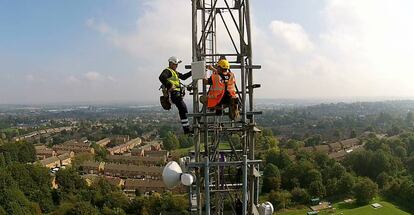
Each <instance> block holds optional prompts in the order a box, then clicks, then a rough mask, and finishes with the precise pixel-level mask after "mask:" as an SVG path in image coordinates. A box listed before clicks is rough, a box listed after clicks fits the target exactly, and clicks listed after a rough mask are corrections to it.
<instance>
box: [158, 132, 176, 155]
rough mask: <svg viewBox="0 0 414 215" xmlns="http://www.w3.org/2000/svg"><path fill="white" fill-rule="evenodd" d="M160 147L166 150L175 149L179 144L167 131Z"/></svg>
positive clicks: (173, 135)
mask: <svg viewBox="0 0 414 215" xmlns="http://www.w3.org/2000/svg"><path fill="white" fill-rule="evenodd" d="M162 145H163V146H164V148H165V149H166V150H169V151H170V150H173V149H177V148H178V146H179V145H180V143H179V142H178V139H177V136H175V134H173V133H172V132H171V131H169V132H168V133H167V135H166V137H165V138H163V140H162Z"/></svg>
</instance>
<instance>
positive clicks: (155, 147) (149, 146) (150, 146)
mask: <svg viewBox="0 0 414 215" xmlns="http://www.w3.org/2000/svg"><path fill="white" fill-rule="evenodd" d="M159 150H161V143H160V142H159V141H152V142H148V143H146V144H145V145H142V146H140V147H137V148H134V149H132V150H131V155H133V156H144V155H145V152H148V151H159Z"/></svg>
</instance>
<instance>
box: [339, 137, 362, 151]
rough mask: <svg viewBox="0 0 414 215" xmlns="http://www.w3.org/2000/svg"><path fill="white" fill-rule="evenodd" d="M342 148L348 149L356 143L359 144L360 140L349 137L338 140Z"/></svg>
mask: <svg viewBox="0 0 414 215" xmlns="http://www.w3.org/2000/svg"><path fill="white" fill-rule="evenodd" d="M340 142H341V145H342V148H343V149H349V148H352V147H354V146H356V145H360V141H359V139H358V138H351V139H346V140H342V141H340Z"/></svg>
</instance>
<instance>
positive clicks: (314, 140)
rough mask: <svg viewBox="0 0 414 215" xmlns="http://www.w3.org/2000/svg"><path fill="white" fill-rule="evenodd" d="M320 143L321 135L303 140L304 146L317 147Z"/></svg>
mask: <svg viewBox="0 0 414 215" xmlns="http://www.w3.org/2000/svg"><path fill="white" fill-rule="evenodd" d="M321 143H322V136H321V135H319V134H318V135H314V136H312V137H310V138H308V139H307V140H305V146H317V145H320V144H321Z"/></svg>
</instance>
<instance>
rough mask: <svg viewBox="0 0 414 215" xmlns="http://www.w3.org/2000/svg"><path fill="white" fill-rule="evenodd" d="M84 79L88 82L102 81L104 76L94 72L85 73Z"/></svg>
mask: <svg viewBox="0 0 414 215" xmlns="http://www.w3.org/2000/svg"><path fill="white" fill-rule="evenodd" d="M84 77H85V79H86V80H88V81H100V80H102V75H101V74H99V73H98V72H94V71H91V72H87V73H85V74H84Z"/></svg>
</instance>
